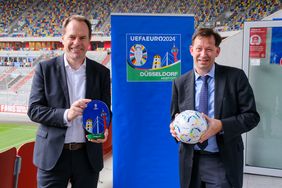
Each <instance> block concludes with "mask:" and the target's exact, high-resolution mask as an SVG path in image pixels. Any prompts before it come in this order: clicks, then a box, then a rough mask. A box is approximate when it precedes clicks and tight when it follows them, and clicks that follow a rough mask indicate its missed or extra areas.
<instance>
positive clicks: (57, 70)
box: [28, 55, 111, 172]
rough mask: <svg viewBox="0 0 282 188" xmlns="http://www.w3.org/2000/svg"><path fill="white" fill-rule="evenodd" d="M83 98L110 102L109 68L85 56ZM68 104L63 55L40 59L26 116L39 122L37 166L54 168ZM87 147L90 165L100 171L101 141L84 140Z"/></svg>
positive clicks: (109, 104)
mask: <svg viewBox="0 0 282 188" xmlns="http://www.w3.org/2000/svg"><path fill="white" fill-rule="evenodd" d="M85 98H88V99H93V100H94V99H98V100H101V101H104V102H105V103H106V104H107V105H108V107H109V108H110V106H111V96H110V71H109V69H107V68H106V67H104V66H103V65H101V64H99V63H97V62H95V61H92V60H90V59H88V58H86V94H85ZM70 105H71V104H70V100H69V93H68V85H67V79H66V71H65V65H64V58H63V55H62V56H58V57H55V58H53V59H51V60H48V61H45V62H40V63H39V64H38V65H37V67H36V70H35V74H34V77H33V82H32V88H31V93H30V99H29V108H28V116H29V118H30V119H31V120H32V121H34V122H37V123H39V127H38V131H37V134H36V141H35V147H34V156H33V161H34V164H35V165H36V166H37V167H38V168H40V169H43V170H51V169H52V168H54V166H55V165H56V162H57V161H58V159H59V157H60V155H61V153H62V150H63V146H64V141H65V135H66V130H67V126H66V124H65V123H64V112H65V110H66V109H68V108H70ZM86 150H87V154H88V158H89V161H90V163H91V165H92V168H93V169H94V170H95V171H97V172H99V171H100V170H101V169H102V168H103V150H102V144H96V143H92V142H89V141H86Z"/></svg>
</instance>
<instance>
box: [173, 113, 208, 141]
mask: <svg viewBox="0 0 282 188" xmlns="http://www.w3.org/2000/svg"><path fill="white" fill-rule="evenodd" d="M173 126H174V130H175V132H176V135H177V137H178V138H179V139H180V141H181V142H184V143H187V144H195V143H197V142H198V141H199V139H200V137H201V136H202V134H203V133H204V131H206V130H207V128H208V124H207V121H206V119H205V118H204V117H203V116H202V114H201V113H200V112H197V111H194V110H186V111H183V112H181V113H180V114H178V116H176V117H175V119H174V121H173Z"/></svg>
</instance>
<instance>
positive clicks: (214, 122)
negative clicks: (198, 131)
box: [199, 114, 222, 143]
mask: <svg viewBox="0 0 282 188" xmlns="http://www.w3.org/2000/svg"><path fill="white" fill-rule="evenodd" d="M202 115H203V116H204V118H205V119H206V120H207V123H208V125H209V126H208V129H207V130H206V132H205V133H204V134H203V135H202V136H201V139H200V140H199V142H200V143H202V142H204V141H205V140H207V139H209V138H210V137H212V136H214V135H216V134H217V133H218V132H220V131H221V130H222V122H221V121H220V120H218V119H213V118H209V117H208V116H207V115H206V114H202Z"/></svg>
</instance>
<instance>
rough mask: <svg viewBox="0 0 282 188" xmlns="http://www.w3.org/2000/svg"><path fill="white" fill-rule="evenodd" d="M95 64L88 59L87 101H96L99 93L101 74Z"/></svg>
mask: <svg viewBox="0 0 282 188" xmlns="http://www.w3.org/2000/svg"><path fill="white" fill-rule="evenodd" d="M93 63H94V62H91V60H89V59H88V58H86V88H85V97H86V98H87V99H95V98H97V96H96V97H95V95H96V94H97V93H98V90H97V89H98V88H97V86H98V83H95V82H98V80H99V75H98V74H99V72H97V71H96V69H95V68H94V65H93Z"/></svg>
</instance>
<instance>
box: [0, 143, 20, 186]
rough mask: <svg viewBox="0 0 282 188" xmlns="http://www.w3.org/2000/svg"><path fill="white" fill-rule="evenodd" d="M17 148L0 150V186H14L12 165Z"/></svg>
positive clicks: (13, 165) (13, 164)
mask: <svg viewBox="0 0 282 188" xmlns="http://www.w3.org/2000/svg"><path fill="white" fill-rule="evenodd" d="M16 153H17V150H16V148H15V147H13V148H10V149H8V150H6V151H3V152H0V167H1V170H0V188H13V187H14V167H15V161H16Z"/></svg>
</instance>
